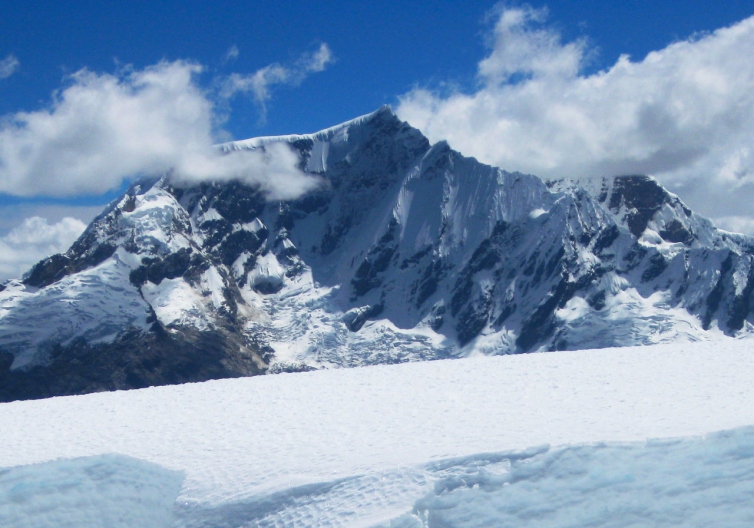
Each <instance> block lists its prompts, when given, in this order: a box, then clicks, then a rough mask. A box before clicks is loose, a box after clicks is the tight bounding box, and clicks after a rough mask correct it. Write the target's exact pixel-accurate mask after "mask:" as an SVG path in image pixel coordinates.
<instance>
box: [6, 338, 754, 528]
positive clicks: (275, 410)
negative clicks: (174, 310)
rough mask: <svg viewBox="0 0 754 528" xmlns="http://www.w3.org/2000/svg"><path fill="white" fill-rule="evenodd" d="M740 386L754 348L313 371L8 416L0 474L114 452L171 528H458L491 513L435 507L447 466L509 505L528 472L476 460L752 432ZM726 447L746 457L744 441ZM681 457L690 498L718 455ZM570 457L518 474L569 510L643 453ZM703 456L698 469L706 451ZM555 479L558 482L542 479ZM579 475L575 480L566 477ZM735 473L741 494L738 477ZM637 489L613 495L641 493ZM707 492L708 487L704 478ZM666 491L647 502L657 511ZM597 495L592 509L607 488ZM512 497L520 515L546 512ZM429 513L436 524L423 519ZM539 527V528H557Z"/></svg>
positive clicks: (64, 401)
mask: <svg viewBox="0 0 754 528" xmlns="http://www.w3.org/2000/svg"><path fill="white" fill-rule="evenodd" d="M723 346H724V348H722V347H723ZM753 378H754V342H752V341H747V340H738V341H735V340H726V341H725V342H723V343H716V342H704V343H696V344H676V345H661V346H652V347H633V348H621V349H603V350H591V351H578V352H560V353H548V354H528V355H519V356H503V357H475V358H469V359H459V360H448V361H436V362H424V363H409V364H401V365H391V366H375V367H367V368H358V369H344V370H325V371H317V372H310V373H300V374H280V375H276V376H262V377H254V378H243V379H231V380H219V381H210V382H205V383H197V384H188V385H180V386H167V387H154V388H150V389H144V390H137V391H124V392H113V393H99V394H90V395H85V396H76V397H63V398H52V399H48V400H38V401H25V402H13V403H8V404H2V405H0V423H3V428H2V430H0V443H1V444H2V445H3V447H4V449H2V450H0V467H12V466H18V465H21V464H34V463H40V462H45V461H50V460H55V459H58V458H74V457H83V456H94V455H101V454H104V453H120V454H124V455H128V456H131V457H135V458H139V459H142V460H146V461H149V462H152V463H155V464H159V465H161V466H163V467H164V468H167V469H171V470H178V471H183V472H185V474H186V480H185V481H184V484H183V488H182V490H181V494H180V497H179V499H178V503H177V505H178V506H177V513H178V521H176V522H178V523H179V525H180V526H240V525H242V524H240V523H238V522H236V521H237V520H238V519H255V520H254V522H253V523H252V524H248V525H249V526H256V525H259V526H284V525H290V523H299V524H300V525H304V526H308V525H312V524H314V525H316V524H320V525H327V526H339V525H341V526H369V525H374V524H377V523H386V522H389V521H390V520H391V519H393V520H395V522H396V523H400V524H393V525H394V526H401V525H405V526H421V525H422V524H416V523H417V522H419V523H424V522H425V521H426V523H428V524H425V525H426V526H443V524H442V522H445V521H442V522H440V521H441V519H443V518H447V519H448V521H447V522H450V523H451V524H450V525H454V524H453V522H455V521H453V522H451V520H450V519H454V518H458V519H462V518H464V517H463V516H464V515H467V514H468V512H467V513H464V511H466V510H464V509H463V508H464V507H465V506H464V504H476V505H477V506H478V507H479V508H486V507H489V508H492V507H493V506H489V505H488V506H485V503H484V501H485V500H487V499H485V498H484V497H488V498H489V499H491V498H492V497H493V495H484V496H483V495H478V496H475V497H474V498H469V499H467V498H463V493H466V492H467V491H468V489H471V488H468V489H467V488H465V487H463V486H460V487H456V488H453V489H451V490H450V491H448V492H443V493H445V494H444V495H443V497H444V498H443V497H440V498H439V499H438V498H437V497H434V498H433V497H432V494H433V493H435V491H436V490H437V483H438V482H444V481H445V480H446V479H447V478H450V477H452V476H453V475H452V474H450V473H448V471H451V470H452V471H451V473H452V472H453V471H455V472H456V473H457V472H459V471H460V472H465V471H468V470H469V466H468V461H460V462H459V461H455V462H452V463H449V462H447V460H448V459H457V458H459V457H472V459H471V460H473V461H476V462H473V464H472V465H471V467H472V469H473V470H474V471H477V472H479V471H480V468H481V469H484V468H483V467H482V466H490V467H488V468H487V469H485V471H486V472H487V473H490V474H499V475H505V474H506V472H510V473H511V474H513V475H514V476H515V475H519V477H516V478H514V479H513V480H511V481H510V483H509V485H505V483H504V482H503V481H499V480H497V481H496V480H494V479H492V480H490V484H489V486H488V488H490V489H492V490H493V491H494V492H495V493H510V492H509V491H508V488H510V489H514V488H515V489H524V488H526V485H525V484H520V485H519V484H518V482H523V481H525V480H527V479H530V478H533V477H532V475H534V476H535V477H536V472H535V473H531V472H530V473H526V471H525V470H526V468H523V466H521V468H523V469H521V468H519V469H516V467H517V466H516V462H510V460H511V457H510V456H508V458H505V457H502V456H498V458H497V459H496V461H493V462H494V464H492V462H490V461H489V460H488V461H487V462H484V463H481V462H479V460H486V459H484V457H481V459H480V458H479V457H480V455H479V454H480V453H500V452H504V451H515V452H520V451H521V450H523V449H525V448H527V447H530V446H538V445H543V444H550V445H553V446H569V445H570V446H573V445H577V446H578V445H582V444H594V443H600V444H601V443H604V442H608V443H610V442H644V441H646V439H648V438H668V437H688V436H694V435H704V434H708V433H711V432H715V431H721V430H727V429H734V428H738V427H743V426H749V425H754V384H752V383H751V380H752V379H753ZM736 434H741V435H743V437H745V442H744V444H745V445H749V446H754V442H752V440H751V436H752V433H751V432H748V433H736ZM743 437H742V438H743ZM699 442H701V440H699ZM746 442H748V444H746ZM692 443H693V441H692ZM744 444H742V445H744ZM692 448H693V446H692ZM692 448H689V449H691V451H689V449H686V448H684V449H685V452H686V453H687V454H688V453H691V454H689V455H688V457H687V458H686V459H684V460H686V461H687V462H684V463H681V462H678V460H680V459H679V458H678V457H679V456H681V455H673V454H672V453H670V455H668V456H671V455H672V456H671V458H673V457H675V458H673V460H675V461H671V462H672V467H676V466H678V465H681V466H683V465H684V464H686V466H688V467H687V469H689V471H691V473H689V476H688V477H683V478H687V480H688V479H691V480H690V482H692V484H693V482H694V479H695V478H696V480H697V481H699V482H702V481H703V479H702V478H701V477H703V476H704V473H703V470H704V467H706V468H707V470H709V472H714V471H716V470H717V469H716V466H715V464H716V463H717V462H716V460H719V461H720V463H721V464H722V462H725V460H724V457H721V458H720V457H719V458H718V459H715V456H718V455H714V453H715V452H720V451H719V450H718V451H715V450H714V449H713V450H710V451H709V453H712V454H711V455H710V457H708V458H709V460H708V462H706V463H701V462H698V461H699V460H700V458H699V457H698V456H697V455H698V453H697V454H694V453H693V452H692V451H693V449H692ZM574 449H575V450H574V451H572V452H571V451H569V453H575V454H570V455H568V456H564V455H558V454H557V453H562V451H559V450H558V448H553V449H552V450H550V451H543V452H541V453H539V454H536V455H532V456H530V457H529V458H530V459H531V460H529V462H521V464H534V465H533V466H532V465H530V466H527V467H539V468H543V469H541V471H542V472H543V473H542V474H543V475H545V476H546V477H547V478H548V479H550V480H549V482H550V484H551V485H552V489H551V490H550V491H547V493H555V491H553V490H555V488H556V487H557V485H560V486H562V487H563V490H564V491H563V493H565V492H566V491H565V490H567V489H568V488H572V487H574V486H575V488H574V489H586V488H585V487H584V486H587V485H588V481H589V479H588V478H587V480H583V479H582V481H579V480H578V478H579V475H580V474H582V473H579V471H582V472H583V471H586V472H587V473H588V472H592V473H591V474H592V475H593V476H594V479H593V481H594V482H600V478H602V476H605V475H607V476H605V477H604V478H605V479H607V480H610V479H611V478H612V477H610V476H609V471H613V470H615V471H618V472H619V470H618V469H616V468H620V467H621V466H620V464H623V467H629V466H632V465H633V464H634V462H633V461H632V460H634V459H633V458H631V457H632V456H634V455H636V452H634V454H626V453H627V452H628V451H631V449H634V450H636V449H639V448H637V447H634V448H631V449H628V451H626V453H624V451H623V450H622V448H621V447H615V446H607V447H606V448H604V449H602V448H600V449H593V450H592V451H590V450H589V449H587V448H586V447H585V448H584V449H585V451H579V449H581V448H574ZM663 449H664V448H663ZM699 449H701V451H700V452H701V453H702V454H703V453H704V452H705V450H706V449H707V448H706V447H705V446H704V445H702V446H701V447H700V448H699ZM610 450H612V451H610ZM639 451H641V449H639ZM666 451H668V452H669V448H668V449H666ZM645 452H649V451H646V449H645ZM655 452H659V451H657V450H655ZM729 452H732V451H730V450H729ZM543 453H544V454H543ZM548 453H549V454H548ZM601 453H608V454H609V453H612V454H611V455H610V456H607V455H604V456H603V455H602V454H601ZM660 454H662V453H660ZM734 454H735V453H734ZM752 454H754V447H751V448H750V447H746V448H745V449H743V450H742V451H741V452H740V453H739V455H737V456H739V458H741V459H742V460H743V459H746V464H749V462H748V458H750V457H751V455H752ZM663 456H664V455H663ZM684 456H685V455H684ZM475 457H476V458H475ZM537 457H539V458H537ZM569 457H570V459H571V462H568V460H569ZM695 457H696V458H695ZM524 458H526V457H524ZM640 458H641V457H640ZM681 458H682V457H681ZM729 458H730V457H729ZM504 460H509V462H510V464H511V467H510V468H509V467H507V466H505V463H504ZM527 460H528V459H527ZM564 460H565V461H566V462H563V461H564ZM579 460H581V462H579ZM611 460H615V461H617V462H616V463H615V464H613V462H611ZM441 461H445V462H441ZM694 461H696V462H694ZM499 463H503V466H500V464H499ZM564 463H565V464H566V465H565V466H563V468H564V469H562V470H561V471H560V475H561V476H560V477H559V476H558V474H557V473H555V474H553V473H548V471H549V469H548V468H551V467H555V468H557V464H564ZM579 463H583V464H584V465H585V467H587V466H588V468H589V469H583V468H582V470H579V471H576V469H574V468H578V467H579ZM433 464H434V465H433ZM437 464H440V465H443V464H444V465H445V466H443V467H440V466H437ZM490 464H492V465H490ZM537 464H538V466H537ZM669 464H670V462H669ZM694 464H697V466H695V465H694ZM699 464H701V465H699ZM704 464H707V465H706V466H704ZM746 464H745V465H743V466H742V471H744V472H745V476H746V478H743V479H741V481H742V482H745V481H746V482H748V481H747V480H746V479H748V478H749V474H748V473H746V472H748V469H746V468H748V465H746ZM640 465H641V464H640ZM456 466H457V467H456ZM493 466H494V467H493ZM653 466H657V464H655V463H654V462H653V463H646V464H644V466H643V467H646V468H651V467H653ZM454 467H455V469H452V468H454ZM501 467H502V469H501ZM658 467H659V466H658ZM667 467H671V466H667ZM721 467H722V466H721ZM438 468H439V469H438ZM449 468H450V469H449ZM700 468H701V469H700ZM695 470H698V471H697V472H696V473H694V471H695ZM517 472H518V473H517ZM708 474H709V473H708ZM521 475H524V476H521ZM694 475H696V477H695V476H694ZM700 475H701V476H700ZM752 475H754V472H753V473H752ZM713 476H714V475H713ZM618 477H620V475H619V474H618ZM618 477H616V478H618ZM697 477H699V478H697ZM501 478H503V477H501ZM504 478H508V477H504ZM537 478H539V477H537ZM542 478H544V477H542ZM585 478H586V477H585ZM633 478H634V482H635V483H634V484H630V483H629V484H627V485H626V486H628V487H626V488H625V489H626V490H630V489H631V486H635V489H639V487H640V486H642V485H644V484H646V483H648V482H650V481H651V480H652V478H653V477H652V476H651V475H649V476H634V477H633ZM679 478H681V477H679ZM726 478H727V477H726ZM553 479H554V480H553ZM558 479H560V480H559V481H558ZM574 479H576V480H574ZM603 480H604V479H603ZM618 480H620V479H618ZM723 480H724V479H723ZM752 480H754V477H752ZM532 482H535V481H532ZM666 482H670V483H671V484H672V481H666ZM727 482H732V480H731V479H728V480H727ZM642 483H644V484H642ZM707 483H708V484H709V483H712V487H713V488H714V485H715V484H714V479H712V480H708V481H707ZM540 485H541V484H536V486H540ZM668 485H669V486H670V487H666V488H663V489H664V491H662V490H661V492H662V493H665V494H666V495H667V496H668V497H670V496H671V495H672V493H673V491H672V490H673V488H672V485H670V484H668ZM516 486H519V487H518V488H517V487H516ZM536 486H534V488H532V487H531V486H529V488H527V490H528V491H527V493H531V492H533V491H532V489H534V491H536ZM579 486H581V488H579ZM616 486H617V484H616ZM504 488H505V489H504ZM548 489H550V488H546V487H543V488H542V490H544V491H542V493H545V491H546V490H548ZM610 489H612V490H613V491H605V493H607V494H609V493H613V492H614V491H615V490H616V489H619V488H616V487H615V486H613V487H612V488H610ZM721 489H722V488H721ZM742 489H743V488H742ZM746 489H748V488H746ZM433 490H435V491H433ZM472 491H473V490H472ZM744 491H745V489H744ZM469 493H471V491H469ZM709 493H710V494H712V495H714V493H717V492H715V491H714V489H713V491H710V492H709ZM736 493H743V492H741V491H740V490H739V491H737V492H736ZM454 494H455V495H454ZM582 495H583V493H582ZM453 496H458V497H460V498H463V500H460V499H459V500H458V501H456V503H454V504H455V506H452V507H447V508H439V507H437V503H436V502H432V501H433V500H445V499H448V500H451V499H452V497H453ZM506 496H508V495H506ZM543 496H544V495H543ZM736 496H740V494H739V495H736ZM427 497H429V498H427ZM449 497H450V498H449ZM517 497H518V499H517V500H519V501H522V502H521V503H522V504H530V505H531V504H536V503H538V501H541V500H542V499H541V497H539V498H537V497H536V496H526V495H521V496H518V495H517ZM527 497H528V498H527ZM532 497H534V498H532ZM596 497H598V498H599V497H602V498H600V500H603V499H605V497H604V496H596ZM417 501H419V502H417ZM422 501H424V502H422ZM527 501H528V502H527ZM563 504H566V505H567V504H568V500H566V499H564V502H563ZM595 504H599V503H595ZM675 504H681V503H678V502H677V503H675ZM477 506H475V507H477ZM469 507H471V506H469ZM679 507H681V506H679ZM422 508H423V509H422ZM433 508H435V509H437V510H438V511H439V510H440V509H442V511H443V512H445V513H442V512H440V513H431V512H432V511H433ZM490 511H492V510H490ZM411 512H414V513H411ZM408 513H411V515H410V519H409V518H407V517H405V515H406V514H408ZM431 515H435V517H432V516H431ZM438 515H439V517H438ZM442 515H446V517H442ZM453 515H455V516H456V517H453ZM401 516H403V517H401ZM422 516H424V517H422ZM447 516H449V517H447ZM433 518H435V519H438V520H437V521H436V523H435V524H433V522H432V521H431V519H433ZM511 518H513V517H511ZM534 518H539V517H534ZM542 518H544V517H542ZM218 519H225V521H223V522H226V521H227V522H226V524H222V523H219V522H218V521H217V520H218ZM401 519H403V520H401ZM428 519H429V520H428ZM489 519H491V518H490V517H488V520H489ZM556 520H557V519H556ZM409 521H410V523H409V524H403V523H404V522H409ZM553 523H554V524H549V525H548V524H542V526H571V525H569V524H557V522H555V521H553ZM535 524H536V523H535ZM462 525H463V523H462ZM497 525H501V526H504V525H505V524H497ZM532 525H533V524H532ZM577 525H579V526H590V524H588V523H586V522H585V523H582V524H578V523H577ZM660 525H661V524H658V525H657V526H660ZM516 526H518V524H516ZM522 526H527V525H526V524H522ZM595 526H596V525H595Z"/></svg>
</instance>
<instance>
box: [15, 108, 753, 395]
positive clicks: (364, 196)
mask: <svg viewBox="0 0 754 528" xmlns="http://www.w3.org/2000/svg"><path fill="white" fill-rule="evenodd" d="M281 141H284V142H287V143H288V144H290V146H291V147H292V149H293V151H294V152H295V153H296V155H297V156H299V159H300V164H299V165H300V167H302V168H303V170H306V171H309V172H312V173H316V174H317V175H318V176H319V177H320V178H322V179H323V180H324V181H325V182H326V185H324V186H323V187H322V188H320V189H317V190H315V191H313V192H311V193H310V194H308V195H305V196H303V197H301V198H299V199H297V200H288V201H276V202H270V201H269V200H267V199H266V197H265V195H264V194H263V193H262V192H261V191H260V189H259V188H258V187H255V186H250V185H246V184H244V183H242V182H226V183H220V182H204V183H199V184H193V185H181V186H180V187H177V186H173V185H171V182H170V180H169V178H163V179H160V180H157V181H154V180H149V181H146V180H145V181H141V182H138V183H136V184H134V185H133V186H132V187H131V188H130V189H129V191H128V192H126V193H125V194H124V195H123V196H122V197H120V198H119V199H118V200H116V201H115V202H113V204H111V205H110V206H109V207H108V208H107V209H106V210H105V211H104V212H103V213H102V214H101V215H100V216H98V217H97V219H95V221H94V222H93V223H92V224H91V225H90V226H89V228H88V229H87V230H86V232H85V233H84V235H82V237H81V238H80V239H79V240H78V241H77V242H76V243H75V244H74V245H73V246H72V247H71V249H70V250H69V251H67V252H66V253H65V254H63V255H55V256H53V257H50V258H48V259H45V260H44V261H42V262H40V263H39V264H37V265H36V266H35V267H34V268H32V270H31V271H30V273H29V274H27V276H26V277H25V279H24V280H23V281H22V282H20V281H11V282H10V283H9V284H8V285H6V287H5V288H4V290H3V291H0V301H2V302H1V303H0V399H4V400H8V399H16V398H33V397H42V396H50V395H55V394H73V393H79V392H90V391H93V390H104V389H119V388H133V387H142V386H147V385H152V384H164V383H177V382H182V381H197V380H202V379H210V378H213V377H229V376H241V375H251V374H257V373H263V372H282V371H298V370H307V369H312V368H326V367H334V366H335V367H340V366H355V365H368V364H375V363H392V362H402V361H417V360H425V359H437V358H445V357H458V356H464V355H468V354H472V353H482V354H502V353H520V352H529V351H544V350H567V349H575V348H600V347H608V346H624V345H636V344H652V343H663V342H671V341H693V340H699V339H707V338H708V336H710V335H712V333H714V334H715V335H722V334H725V335H729V336H740V335H742V334H745V333H748V332H750V331H751V329H752V328H753V327H752V321H754V314H753V313H752V310H754V243H752V241H751V240H749V239H747V238H745V237H736V236H732V235H729V234H726V233H722V232H720V231H718V230H717V229H716V228H715V227H714V226H713V225H712V224H711V222H709V220H707V219H704V218H703V217H700V216H699V215H696V214H695V213H693V212H692V211H691V210H689V209H688V208H687V207H686V206H685V205H684V204H683V202H681V201H680V199H678V197H677V196H675V195H673V194H672V193H669V192H667V191H666V190H665V189H664V188H663V187H662V186H661V185H660V184H659V183H658V182H657V181H656V180H654V179H653V178H651V177H647V176H618V177H616V178H602V179H592V180H584V181H575V180H559V181H549V182H543V181H542V180H541V179H539V178H537V177H536V176H532V175H525V174H520V173H509V172H506V171H504V170H502V169H499V168H496V167H491V166H488V165H484V164H482V163H479V162H478V161H476V160H475V159H473V158H468V157H465V156H463V155H462V154H460V153H458V152H455V151H453V150H452V149H451V148H450V147H449V146H448V145H447V143H445V142H438V143H437V144H435V145H433V146H432V145H430V144H429V141H428V140H427V138H426V137H424V136H423V135H422V134H421V132H420V131H418V130H417V129H415V128H413V127H411V126H410V125H409V124H408V123H405V122H402V121H400V119H398V118H397V117H396V116H395V114H394V113H393V112H392V110H390V108H389V107H382V108H380V109H378V110H377V111H375V112H372V113H371V114H367V115H365V116H362V117H360V118H357V119H354V120H351V121H347V122H345V123H342V124H340V125H337V126H335V127H331V128H328V129H325V130H322V131H320V132H317V133H314V134H306V135H290V136H278V137H272V138H253V139H249V140H244V141H240V142H233V143H227V144H224V145H221V146H220V147H219V148H221V149H223V150H225V151H227V152H232V151H234V150H242V149H256V148H259V147H260V146H263V145H264V144H267V143H270V142H281ZM82 365H83V366H82Z"/></svg>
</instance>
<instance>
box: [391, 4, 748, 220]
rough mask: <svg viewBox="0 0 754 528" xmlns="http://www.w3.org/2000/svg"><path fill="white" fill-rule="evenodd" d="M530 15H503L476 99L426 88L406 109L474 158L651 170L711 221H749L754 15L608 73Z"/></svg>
mask: <svg viewBox="0 0 754 528" xmlns="http://www.w3.org/2000/svg"><path fill="white" fill-rule="evenodd" d="M544 14H545V13H544V12H543V11H541V10H534V9H532V8H530V7H522V8H515V9H505V10H502V11H501V12H500V13H499V17H498V19H497V24H496V25H495V28H494V31H493V34H492V38H491V51H490V53H489V55H488V56H487V57H486V58H484V60H482V61H481V62H480V63H479V67H478V78H479V82H480V84H479V87H478V88H477V89H476V90H475V91H474V92H472V93H461V92H458V91H456V92H454V93H451V94H439V93H436V92H433V91H431V90H428V89H422V88H417V89H415V90H413V91H411V92H410V93H407V94H405V95H403V96H402V97H401V98H400V105H399V107H398V109H397V113H398V114H399V115H400V116H401V117H402V118H403V119H405V120H407V121H409V122H410V123H411V124H413V125H414V126H417V127H418V128H420V129H421V130H422V131H423V132H424V133H425V134H427V135H428V137H429V138H430V140H432V141H437V140H440V139H446V140H448V141H449V143H450V144H451V146H453V147H454V148H456V149H458V150H460V151H461V152H462V153H464V154H466V155H471V156H475V157H477V158H479V159H480V160H482V161H484V162H487V163H490V164H494V165H498V166H500V167H503V168H505V169H508V170H519V171H523V172H530V173H534V174H537V175H540V176H543V177H561V176H571V177H579V176H594V175H599V176H604V175H617V174H632V173H648V174H653V175H655V176H656V177H658V178H659V179H660V180H661V181H663V182H664V183H665V184H667V185H668V186H669V187H670V188H671V189H673V190H674V191H675V192H677V193H678V194H679V195H680V196H681V198H683V199H684V200H686V201H687V202H688V203H689V204H690V205H691V206H692V207H694V208H696V209H698V210H699V211H700V212H702V213H704V214H707V215H710V216H718V217H722V216H726V215H727V216H730V215H743V216H751V203H752V200H753V199H754V54H752V53H750V50H752V49H754V17H753V18H749V19H747V20H744V21H742V22H740V23H738V24H735V25H733V26H731V27H729V28H724V29H720V30H717V31H715V32H714V33H710V34H705V35H701V36H696V37H694V38H691V39H689V40H686V41H681V42H676V43H674V44H671V45H669V46H668V47H666V48H665V49H662V50H660V51H656V52H652V53H650V54H649V55H648V56H647V57H646V58H644V59H643V60H639V61H633V60H631V58H629V57H628V56H622V57H620V59H619V60H618V61H617V63H616V64H614V65H613V66H612V67H610V68H609V69H607V70H604V71H600V72H598V73H595V74H591V75H586V74H583V73H582V71H583V70H582V68H583V65H584V62H585V58H586V57H587V56H588V54H589V50H588V49H587V47H586V45H585V43H584V42H582V41H577V42H570V43H564V42H563V41H562V39H561V37H560V35H559V34H558V33H557V32H555V31H553V30H552V29H549V28H547V27H543V26H542V25H541V22H542V21H543V19H544Z"/></svg>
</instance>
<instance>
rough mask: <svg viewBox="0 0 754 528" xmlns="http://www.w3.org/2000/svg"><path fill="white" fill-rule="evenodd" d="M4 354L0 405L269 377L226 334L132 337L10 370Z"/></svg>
mask: <svg viewBox="0 0 754 528" xmlns="http://www.w3.org/2000/svg"><path fill="white" fill-rule="evenodd" d="M7 356H8V354H3V353H0V359H3V361H1V362H0V363H2V364H0V402H8V401H13V400H29V399H38V398H48V397H50V396H65V395H73V394H86V393H90V392H100V391H110V390H124V389H139V388H144V387H149V386H153V385H167V384H176V383H188V382H192V381H205V380H208V379H219V378H232V377H239V376H250V375H254V374H260V373H263V372H264V370H265V368H266V365H265V364H264V362H263V361H262V360H261V358H260V357H259V356H258V354H257V353H256V352H255V351H254V350H251V349H249V348H248V347H246V346H245V345H243V344H241V343H239V342H238V341H237V339H236V338H234V337H233V336H232V335H228V334H227V333H222V332H197V331H191V330H188V329H186V330H184V331H183V332H182V333H181V334H180V335H176V334H173V333H171V332H156V333H155V332H151V333H141V332H127V333H125V334H123V335H122V336H121V337H120V339H118V340H117V341H115V342H114V343H110V344H88V343H86V342H83V341H81V340H77V341H74V342H73V343H71V344H69V345H66V346H61V345H58V346H56V347H55V348H54V349H53V350H52V353H51V354H50V359H49V362H48V363H47V364H46V365H44V366H34V367H31V368H29V369H16V370H10V365H6V364H7Z"/></svg>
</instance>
